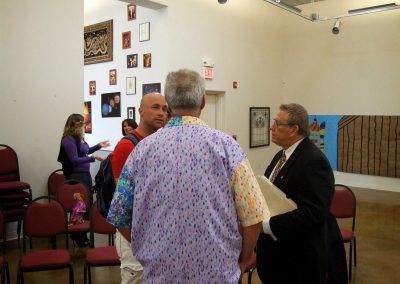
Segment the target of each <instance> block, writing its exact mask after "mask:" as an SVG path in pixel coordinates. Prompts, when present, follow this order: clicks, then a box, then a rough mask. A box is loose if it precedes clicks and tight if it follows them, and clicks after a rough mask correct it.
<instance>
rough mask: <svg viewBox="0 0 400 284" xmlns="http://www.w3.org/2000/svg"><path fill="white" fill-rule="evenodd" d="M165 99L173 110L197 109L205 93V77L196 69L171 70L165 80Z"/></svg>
mask: <svg viewBox="0 0 400 284" xmlns="http://www.w3.org/2000/svg"><path fill="white" fill-rule="evenodd" d="M164 93H165V100H166V101H167V104H168V107H169V108H170V109H171V110H172V111H179V110H186V111H197V110H199V109H200V108H201V103H202V99H203V96H204V94H205V83H204V79H203V78H202V77H201V76H200V74H199V73H197V72H196V71H192V70H188V69H180V70H178V71H176V72H170V73H169V74H168V75H167V79H166V81H165V89H164Z"/></svg>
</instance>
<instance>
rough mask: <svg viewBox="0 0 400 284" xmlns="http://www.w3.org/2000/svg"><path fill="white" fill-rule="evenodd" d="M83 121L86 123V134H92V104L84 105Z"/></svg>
mask: <svg viewBox="0 0 400 284" xmlns="http://www.w3.org/2000/svg"><path fill="white" fill-rule="evenodd" d="M83 121H84V122H85V133H92V102H84V104H83Z"/></svg>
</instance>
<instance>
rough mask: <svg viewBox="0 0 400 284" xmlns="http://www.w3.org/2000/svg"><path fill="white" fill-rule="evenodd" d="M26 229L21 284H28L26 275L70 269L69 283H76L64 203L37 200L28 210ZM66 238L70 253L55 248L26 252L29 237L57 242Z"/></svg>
mask: <svg viewBox="0 0 400 284" xmlns="http://www.w3.org/2000/svg"><path fill="white" fill-rule="evenodd" d="M23 227H24V229H23V235H24V237H23V247H22V251H23V255H22V257H21V260H20V262H19V264H18V274H17V284H23V283H24V273H25V272H35V271H45V270H54V269H65V268H68V269H69V283H70V284H73V283H74V270H73V264H72V261H71V256H70V253H69V251H68V250H67V249H68V235H67V215H66V213H65V210H64V207H63V206H62V204H61V203H60V202H58V201H57V200H55V199H54V198H53V197H50V196H42V197H38V198H36V199H34V200H33V201H32V202H31V203H30V204H29V205H28V207H27V208H26V211H25V214H24V226H23ZM59 235H64V236H65V246H66V248H67V249H57V248H56V247H55V242H53V247H52V248H51V249H49V248H41V249H36V250H34V251H33V250H30V251H27V250H26V237H29V238H56V237H57V236H59Z"/></svg>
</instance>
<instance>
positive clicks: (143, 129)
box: [111, 93, 167, 284]
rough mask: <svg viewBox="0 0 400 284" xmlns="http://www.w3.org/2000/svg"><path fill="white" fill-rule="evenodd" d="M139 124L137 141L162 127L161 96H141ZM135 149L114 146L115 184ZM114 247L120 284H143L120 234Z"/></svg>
mask: <svg viewBox="0 0 400 284" xmlns="http://www.w3.org/2000/svg"><path fill="white" fill-rule="evenodd" d="M139 114H140V122H139V125H138V127H137V128H136V129H134V130H133V131H132V132H131V134H132V135H134V136H135V137H136V138H137V140H138V141H140V140H142V139H143V138H145V137H146V136H148V135H150V134H153V133H154V132H156V131H157V130H158V129H159V128H161V127H163V126H164V125H165V123H166V121H167V103H166V102H165V98H164V96H163V95H161V94H159V93H149V94H146V95H145V96H143V98H142V100H141V102H140V107H139ZM134 149H135V145H134V144H133V143H132V141H130V140H129V139H121V140H120V141H119V142H118V144H117V145H116V146H115V149H114V151H113V154H112V157H111V166H112V169H113V175H114V179H115V184H118V178H119V175H120V174H121V171H122V168H123V166H124V164H125V161H126V159H127V158H128V156H129V154H130V153H131V152H132V151H133V150H134ZM115 246H116V248H117V252H118V255H119V257H120V260H121V280H122V281H121V284H133V283H144V282H143V278H142V273H143V267H142V265H141V264H140V263H139V262H138V261H137V260H136V258H135V257H134V256H133V255H132V250H131V244H130V242H129V241H128V240H126V239H125V238H124V237H123V236H122V235H121V233H120V232H118V230H117V233H116V234H115Z"/></svg>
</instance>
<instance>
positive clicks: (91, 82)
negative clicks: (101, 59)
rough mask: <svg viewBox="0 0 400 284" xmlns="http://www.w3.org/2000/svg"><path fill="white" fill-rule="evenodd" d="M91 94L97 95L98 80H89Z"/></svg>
mask: <svg viewBox="0 0 400 284" xmlns="http://www.w3.org/2000/svg"><path fill="white" fill-rule="evenodd" d="M89 95H91V96H95V95H96V81H89Z"/></svg>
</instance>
